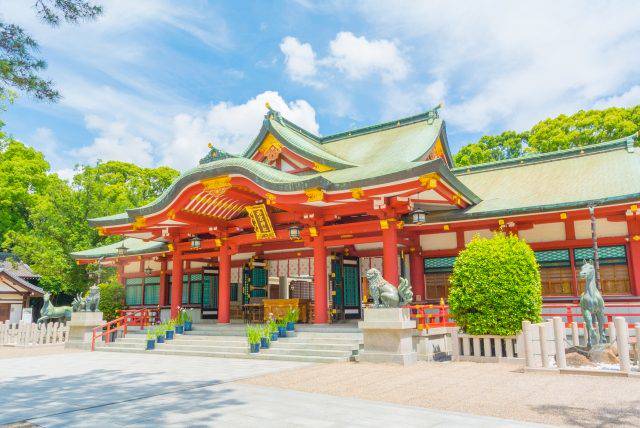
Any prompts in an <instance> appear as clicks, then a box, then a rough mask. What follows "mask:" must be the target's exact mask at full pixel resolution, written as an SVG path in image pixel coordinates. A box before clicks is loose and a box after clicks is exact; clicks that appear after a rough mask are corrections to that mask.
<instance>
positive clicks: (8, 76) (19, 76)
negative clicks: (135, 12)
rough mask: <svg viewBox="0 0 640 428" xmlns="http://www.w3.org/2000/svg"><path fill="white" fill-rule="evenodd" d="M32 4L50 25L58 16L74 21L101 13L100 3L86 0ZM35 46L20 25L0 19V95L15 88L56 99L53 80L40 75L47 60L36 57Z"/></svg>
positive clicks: (38, 0) (57, 21) (46, 0)
mask: <svg viewBox="0 0 640 428" xmlns="http://www.w3.org/2000/svg"><path fill="white" fill-rule="evenodd" d="M34 7H35V9H36V12H37V14H38V15H39V16H40V18H41V19H42V21H43V22H45V23H47V24H49V25H51V26H57V25H59V24H60V20H61V19H60V17H61V16H62V18H64V20H65V21H66V22H70V23H77V22H79V21H82V20H90V19H95V18H96V17H97V16H99V15H100V14H101V13H102V8H101V7H100V6H95V5H92V4H91V3H90V2H88V1H86V0H36V1H35V2H34ZM38 49H39V47H38V43H37V42H36V41H35V40H34V39H33V38H31V36H29V34H27V33H26V32H25V31H24V30H23V29H22V28H21V27H19V26H18V25H15V24H10V23H6V22H3V21H2V20H1V19H0V98H2V97H13V96H14V90H19V91H23V92H26V93H28V94H31V95H33V96H34V97H35V98H36V99H39V100H47V101H57V100H59V99H60V93H59V92H58V91H57V90H56V89H55V88H54V85H53V83H52V82H51V81H50V80H46V79H43V78H42V77H40V73H41V72H42V71H44V70H45V69H46V68H47V63H46V62H45V61H44V60H43V59H41V58H38V57H37V56H36V53H37V51H38Z"/></svg>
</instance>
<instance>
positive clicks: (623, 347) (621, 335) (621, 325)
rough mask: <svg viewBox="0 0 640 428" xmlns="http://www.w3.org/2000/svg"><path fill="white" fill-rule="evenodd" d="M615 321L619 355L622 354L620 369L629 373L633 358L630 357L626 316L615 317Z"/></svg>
mask: <svg viewBox="0 0 640 428" xmlns="http://www.w3.org/2000/svg"><path fill="white" fill-rule="evenodd" d="M613 322H614V323H615V325H616V336H617V338H618V355H619V356H620V371H621V372H623V373H629V372H630V371H631V360H630V358H629V327H628V326H627V320H626V319H624V317H615V318H613Z"/></svg>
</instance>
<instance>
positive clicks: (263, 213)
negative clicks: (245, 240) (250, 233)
mask: <svg viewBox="0 0 640 428" xmlns="http://www.w3.org/2000/svg"><path fill="white" fill-rule="evenodd" d="M246 208H247V214H249V219H251V225H252V226H253V230H254V231H255V232H256V238H257V239H258V240H263V239H275V237H276V232H275V230H273V225H272V224H271V219H270V218H269V213H267V207H266V206H265V205H264V204H259V205H251V206H248V207H246Z"/></svg>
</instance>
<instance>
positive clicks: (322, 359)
mask: <svg viewBox="0 0 640 428" xmlns="http://www.w3.org/2000/svg"><path fill="white" fill-rule="evenodd" d="M96 351H97V352H123V353H139V354H142V353H154V354H160V355H183V356H198V357H213V358H247V359H256V360H278V361H298V362H307V363H330V362H337V361H349V360H353V357H346V356H344V357H343V356H340V357H332V356H317V355H311V356H310V355H290V354H285V355H280V354H267V353H266V352H259V353H256V354H252V353H249V352H248V350H247V351H245V352H238V353H232V352H207V351H185V350H174V349H158V348H156V349H154V350H151V351H147V350H144V349H137V348H121V347H117V346H107V347H101V348H97V349H96Z"/></svg>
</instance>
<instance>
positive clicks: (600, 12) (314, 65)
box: [0, 0, 640, 177]
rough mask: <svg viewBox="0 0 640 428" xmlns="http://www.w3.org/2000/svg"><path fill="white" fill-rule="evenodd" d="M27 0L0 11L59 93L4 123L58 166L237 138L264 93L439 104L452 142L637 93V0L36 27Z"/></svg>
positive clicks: (335, 123)
mask: <svg viewBox="0 0 640 428" xmlns="http://www.w3.org/2000/svg"><path fill="white" fill-rule="evenodd" d="M31 3H32V2H31V1H24V0H0V14H2V18H3V19H4V20H6V21H8V22H15V23H17V24H20V25H22V26H24V27H25V29H26V30H27V31H28V32H30V33H31V34H32V35H33V36H34V37H35V38H36V39H37V40H38V41H39V42H40V44H41V54H42V56H43V57H44V58H46V59H47V61H48V64H49V68H48V70H47V71H46V76H47V77H48V78H51V79H53V80H54V81H55V82H56V84H57V86H58V88H59V89H60V91H61V93H62V95H63V99H62V100H61V101H60V102H59V103H58V104H47V103H38V102H34V101H33V100H31V99H30V98H29V97H27V96H24V97H21V98H19V99H18V100H17V101H16V103H15V104H14V105H12V106H10V108H9V111H7V112H5V113H3V119H4V120H5V122H6V123H7V125H6V130H7V131H8V132H10V133H11V134H12V135H13V136H14V137H16V138H18V139H20V140H22V141H23V142H25V143H27V144H29V145H32V146H34V147H36V148H38V149H40V150H42V151H43V152H45V154H46V156H47V158H48V159H49V161H50V162H51V164H52V169H53V170H54V171H58V172H60V174H61V175H62V176H66V177H68V176H69V175H70V174H71V172H72V170H73V168H74V166H75V165H76V164H86V163H93V162H95V161H96V160H97V159H103V160H108V159H118V160H125V161H130V162H134V163H138V164H140V165H143V166H155V165H170V166H173V167H175V168H178V169H180V170H184V169H186V168H189V167H191V166H193V165H195V164H196V162H197V160H198V159H199V158H200V157H202V156H203V155H204V153H205V152H206V151H207V143H209V142H212V143H214V144H215V145H216V146H218V147H221V148H224V149H226V150H228V151H231V152H241V151H242V150H243V149H244V148H245V147H246V146H247V145H248V144H249V143H250V142H251V140H252V139H253V137H254V136H255V134H256V133H257V131H258V129H259V126H260V122H261V120H262V116H263V114H264V111H265V108H264V104H265V102H266V101H269V102H270V104H271V105H272V107H274V108H276V109H278V110H280V111H281V112H282V114H283V115H284V116H285V117H287V118H289V119H290V120H292V121H294V122H296V123H298V124H299V125H301V126H303V127H305V128H307V129H308V130H310V131H312V132H317V133H320V134H325V135H326V134H331V133H334V132H340V131H343V130H347V129H352V128H356V127H361V126H366V125H369V124H373V123H377V122H380V121H385V120H393V119H395V118H399V117H403V116H407V115H411V114H415V113H419V112H422V111H425V110H427V109H429V108H432V107H433V106H435V105H437V104H438V103H441V102H442V103H444V108H443V109H442V110H441V114H442V116H443V117H444V119H445V121H446V123H447V130H448V134H449V140H450V144H451V146H452V148H453V150H454V152H455V151H457V150H458V149H459V148H460V147H461V146H462V145H464V144H466V143H469V142H473V141H475V140H476V139H477V138H478V137H479V136H481V135H482V134H493V133H499V132H502V131H503V130H506V129H517V130H520V129H526V128H529V127H530V126H531V125H532V124H534V123H535V122H537V121H538V120H540V119H543V118H546V117H550V116H555V115H557V114H560V113H573V112H575V111H577V110H579V109H587V108H603V107H608V106H631V105H636V104H639V103H640V73H638V70H639V69H640V67H639V66H640V55H638V52H640V25H638V22H640V5H639V4H638V3H637V2H635V1H618V2H598V1H589V2H578V1H563V2H551V1H536V2H531V3H527V2H512V1H507V2H500V1H491V2H485V1H475V2H456V1H429V2H427V1H423V2H412V1H408V2H402V1H394V2H389V1H367V2H357V1H328V2H321V3H320V2H318V3H316V2H311V1H303V0H299V1H261V2H253V3H245V2H239V1H229V2H207V1H204V0H198V1H163V0H136V1H125V0H117V1H116V0H104V1H102V2H101V3H102V4H103V6H104V8H105V14H104V16H102V17H101V18H100V19H99V20H98V21H97V22H91V23H86V24H82V25H79V26H70V25H65V26H62V27H61V28H58V29H51V28H49V27H47V26H45V25H43V24H41V23H40V22H38V20H37V18H36V17H35V16H34V12H33V9H32V8H31Z"/></svg>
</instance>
